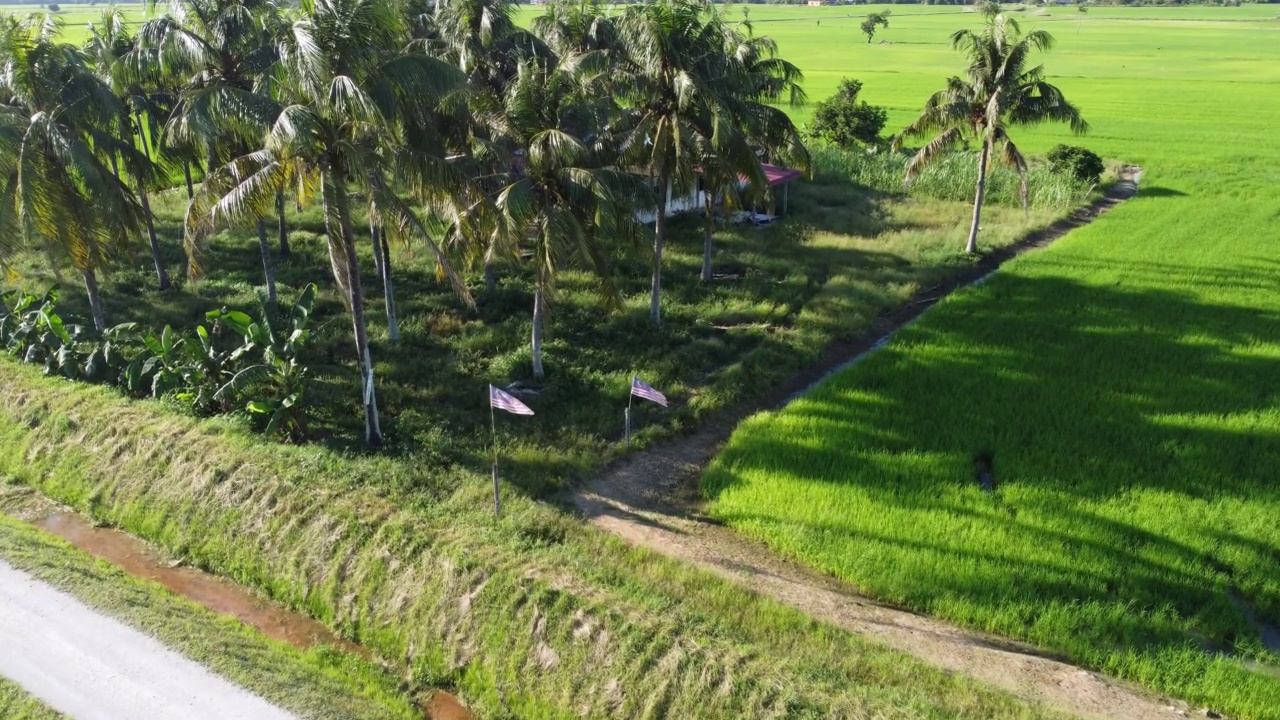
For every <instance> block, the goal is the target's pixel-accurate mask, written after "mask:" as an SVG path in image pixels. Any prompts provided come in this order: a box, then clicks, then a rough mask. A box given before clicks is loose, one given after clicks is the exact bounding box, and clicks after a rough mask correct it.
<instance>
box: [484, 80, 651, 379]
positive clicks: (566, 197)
mask: <svg viewBox="0 0 1280 720" xmlns="http://www.w3.org/2000/svg"><path fill="white" fill-rule="evenodd" d="M567 66H568V67H575V63H572V62H570V63H568V65H567ZM598 83H599V78H596V81H595V82H591V81H586V82H584V81H583V79H582V78H581V77H577V76H575V73H574V72H573V71H571V70H568V69H565V68H559V69H554V70H547V69H546V68H545V66H544V65H541V64H537V63H532V62H531V63H528V64H526V65H525V66H523V67H522V68H521V70H520V71H519V73H518V75H517V77H516V78H514V79H513V80H512V82H511V83H510V85H509V88H508V91H507V95H506V104H505V105H506V112H505V117H506V118H507V120H508V127H510V129H511V131H512V139H513V140H515V141H516V142H517V144H518V145H519V149H518V150H517V151H516V153H515V157H516V158H517V161H516V162H514V163H513V164H512V168H513V169H512V172H511V173H509V183H508V184H507V185H506V186H505V187H504V188H502V190H501V191H500V192H499V194H498V196H497V199H496V200H495V203H494V204H495V206H496V208H497V210H498V212H499V215H500V217H501V223H500V228H501V232H503V233H504V235H505V236H506V237H507V238H510V239H511V240H512V242H511V244H512V245H517V246H519V247H521V248H523V249H526V250H527V251H528V253H529V255H530V256H531V258H532V263H533V271H534V293H533V335H532V338H531V349H532V354H533V375H534V377H536V378H542V377H543V375H544V371H543V363H542V335H543V329H544V324H545V316H546V313H547V309H548V301H549V299H550V298H551V297H552V295H553V293H554V289H555V279H556V273H557V272H558V271H559V270H560V269H561V268H562V267H564V266H565V265H570V264H576V265H579V266H585V267H587V268H589V269H590V270H592V271H594V273H595V276H596V278H597V279H598V281H599V285H600V291H601V297H602V299H603V301H604V303H605V305H606V306H607V307H608V308H611V309H616V308H619V307H621V304H622V298H621V296H620V295H619V293H618V291H617V289H616V287H615V286H614V284H613V281H612V277H611V272H610V269H609V267H608V262H607V257H608V252H607V249H606V244H607V243H608V242H609V241H611V240H622V239H627V238H632V237H638V232H639V227H638V225H637V224H636V223H635V221H634V219H633V217H634V208H635V207H636V206H637V204H641V205H643V204H645V203H646V202H647V201H645V200H644V199H643V198H644V196H645V195H647V194H648V188H647V187H646V186H645V184H644V183H643V182H642V181H641V180H640V179H639V178H638V177H636V176H635V175H632V174H630V173H627V172H625V171H623V170H621V169H619V168H617V167H615V166H611V165H608V164H607V162H608V160H609V158H607V157H605V155H604V153H603V152H602V150H604V148H596V147H593V146H592V145H591V144H590V143H588V142H585V141H584V140H583V139H582V138H581V137H580V136H581V135H582V134H583V131H584V130H585V129H589V128H592V127H595V126H596V125H597V124H598V120H599V112H600V105H599V104H598V103H599V101H600V100H601V99H604V98H606V96H605V95H603V94H601V93H600V92H599V89H598V87H599V85H598Z"/></svg>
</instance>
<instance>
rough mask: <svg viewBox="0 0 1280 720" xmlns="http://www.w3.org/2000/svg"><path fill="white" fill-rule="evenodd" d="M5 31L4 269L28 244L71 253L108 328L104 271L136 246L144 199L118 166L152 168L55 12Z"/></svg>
mask: <svg viewBox="0 0 1280 720" xmlns="http://www.w3.org/2000/svg"><path fill="white" fill-rule="evenodd" d="M3 23H4V24H3V26H0V264H3V263H4V262H5V261H6V259H7V258H8V257H9V256H10V255H11V254H12V252H13V251H15V250H16V249H17V247H18V246H19V244H21V243H22V242H23V241H24V240H27V241H38V242H40V243H41V244H42V245H43V246H44V247H45V249H46V251H48V252H49V254H50V256H51V257H54V258H57V257H59V256H65V257H67V258H69V259H70V262H71V264H72V266H73V267H75V269H76V270H77V271H78V272H79V273H80V275H81V277H82V278H83V279H84V284H85V290H86V292H87V294H88V297H89V307H90V311H91V313H92V315H93V323H94V326H95V327H96V328H97V329H98V330H105V329H106V324H107V321H106V313H105V312H104V310H103V308H102V300H101V296H100V294H99V290H98V281H97V276H98V273H99V272H101V271H102V270H104V269H106V268H107V267H108V266H109V265H110V264H111V263H112V262H113V261H114V260H115V259H116V258H117V257H119V256H120V255H121V254H122V253H123V252H124V251H125V250H126V249H127V247H128V243H129V237H130V235H131V234H133V233H136V232H137V231H138V228H139V227H140V223H141V220H142V215H143V211H142V207H141V205H140V204H139V202H138V200H137V198H136V197H135V196H134V195H133V193H131V192H130V191H129V188H128V186H126V185H125V184H124V183H122V182H121V181H120V179H119V177H118V176H117V173H114V172H112V168H111V167H109V165H108V163H109V160H108V158H113V157H115V158H120V159H121V160H122V161H123V163H124V166H125V169H126V171H133V172H143V171H144V168H145V165H146V164H147V163H146V159H145V158H144V157H143V156H142V155H141V154H140V153H139V152H138V151H137V150H136V149H134V148H133V146H132V144H131V143H125V142H123V141H122V140H121V139H120V136H119V133H118V128H119V122H120V119H121V117H122V116H123V115H124V113H125V108H124V106H123V105H122V104H121V103H120V101H119V99H118V98H117V97H116V96H115V94H114V93H112V91H111V88H110V87H108V86H107V85H106V84H105V83H103V82H102V80H101V78H99V77H98V76H97V75H96V74H95V73H94V71H93V68H91V67H90V66H89V64H88V62H87V61H86V58H85V55H84V53H83V52H82V51H81V50H80V49H79V48H77V47H75V46H73V45H69V44H66V43H62V42H59V41H58V40H57V38H58V35H59V33H60V31H61V29H62V26H61V23H60V22H59V21H58V20H57V19H56V18H54V17H53V16H41V15H32V16H29V17H28V18H26V19H24V20H17V19H14V18H7V19H5V20H4V21H3Z"/></svg>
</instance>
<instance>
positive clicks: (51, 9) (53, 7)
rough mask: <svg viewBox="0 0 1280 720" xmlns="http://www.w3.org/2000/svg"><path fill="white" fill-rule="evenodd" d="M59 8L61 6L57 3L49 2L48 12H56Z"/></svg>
mask: <svg viewBox="0 0 1280 720" xmlns="http://www.w3.org/2000/svg"><path fill="white" fill-rule="evenodd" d="M61 9H62V8H61V7H59V6H58V3H49V12H58V11H59V10H61Z"/></svg>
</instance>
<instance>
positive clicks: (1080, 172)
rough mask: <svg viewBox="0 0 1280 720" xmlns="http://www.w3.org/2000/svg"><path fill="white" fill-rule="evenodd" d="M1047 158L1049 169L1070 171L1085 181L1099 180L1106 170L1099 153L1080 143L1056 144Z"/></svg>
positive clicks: (1059, 171)
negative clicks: (1081, 145)
mask: <svg viewBox="0 0 1280 720" xmlns="http://www.w3.org/2000/svg"><path fill="white" fill-rule="evenodd" d="M1045 159H1046V160H1048V161H1049V169H1050V170H1052V171H1053V172H1057V173H1070V174H1071V175H1072V176H1074V177H1075V178H1076V179H1077V180H1083V181H1084V182H1091V183H1096V182H1098V180H1099V179H1101V178H1102V173H1103V171H1104V170H1106V165H1105V164H1104V163H1103V162H1102V158H1101V157H1099V156H1098V154H1097V153H1095V152H1093V151H1092V150H1090V149H1089V148H1085V147H1080V146H1079V145H1054V146H1053V148H1052V149H1051V150H1049V152H1048V154H1046V155H1045Z"/></svg>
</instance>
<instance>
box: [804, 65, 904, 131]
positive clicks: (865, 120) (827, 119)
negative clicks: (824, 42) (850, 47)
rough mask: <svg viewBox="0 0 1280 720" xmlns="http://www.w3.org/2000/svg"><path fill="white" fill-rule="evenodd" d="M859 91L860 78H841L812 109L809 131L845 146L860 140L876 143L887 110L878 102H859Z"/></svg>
mask: <svg viewBox="0 0 1280 720" xmlns="http://www.w3.org/2000/svg"><path fill="white" fill-rule="evenodd" d="M860 92H862V82H861V81H859V80H850V79H849V78H844V79H842V80H841V81H840V87H839V88H838V89H837V90H836V94H835V95H832V96H831V97H829V98H827V99H826V100H823V101H822V102H820V103H818V105H817V107H816V108H815V109H814V112H813V122H812V123H810V125H809V135H810V136H812V137H815V138H819V139H821V140H826V141H827V142H830V143H835V144H836V145H839V146H841V147H846V148H848V147H854V146H856V145H858V144H859V143H861V144H863V145H875V144H878V143H879V142H880V132H881V131H882V130H884V126H885V123H886V122H888V119H889V112H888V111H887V110H885V109H884V108H882V107H880V106H878V105H869V104H867V103H866V102H865V101H864V102H858V93H860Z"/></svg>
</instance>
